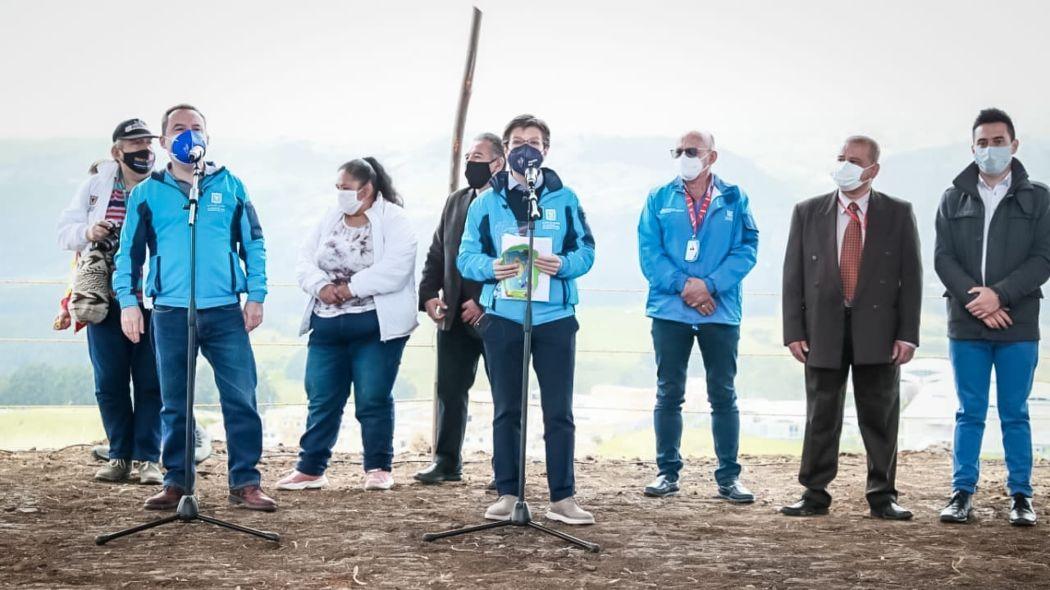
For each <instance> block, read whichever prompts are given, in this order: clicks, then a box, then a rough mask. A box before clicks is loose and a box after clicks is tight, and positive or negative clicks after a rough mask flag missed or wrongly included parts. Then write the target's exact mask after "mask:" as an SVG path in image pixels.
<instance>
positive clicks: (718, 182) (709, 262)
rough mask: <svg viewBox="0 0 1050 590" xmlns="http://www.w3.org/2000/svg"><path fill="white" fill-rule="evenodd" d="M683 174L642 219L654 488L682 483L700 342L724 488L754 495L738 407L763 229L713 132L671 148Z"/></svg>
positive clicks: (655, 194)
mask: <svg viewBox="0 0 1050 590" xmlns="http://www.w3.org/2000/svg"><path fill="white" fill-rule="evenodd" d="M671 152H672V155H673V156H674V158H675V162H676V164H677V172H678V174H677V175H676V177H675V178H674V180H672V181H671V182H669V183H667V184H665V185H663V186H660V187H657V188H655V189H653V191H652V192H650V193H649V198H648V199H647V200H646V203H645V207H644V208H643V209H642V215H641V219H640V220H639V222H638V258H639V262H640V263H641V266H642V274H644V275H645V278H646V279H647V280H648V281H649V299H648V303H647V305H646V309H645V314H646V315H647V316H649V317H650V318H652V321H653V326H652V335H653V349H654V350H655V351H656V375H657V390H656V408H655V409H654V411H653V423H654V427H655V429H656V464H657V467H658V468H659V470H660V471H659V474H658V475H657V478H656V480H654V481H653V482H652V483H650V484H649V485H647V486H646V487H645V490H644V492H645V495H646V496H653V497H663V496H669V495H673V494H676V493H677V492H678V490H679V483H678V474H679V471H681V469H682V465H683V464H682V457H681V454H680V453H679V448H680V446H681V442H682V403H683V402H684V401H685V385H686V378H687V376H688V369H689V357H690V355H691V354H692V351H693V342H694V341H695V342H696V343H697V344H698V345H699V347H700V355H701V356H702V358H703V361H704V369H705V371H706V373H707V399H708V402H709V403H710V404H711V433H712V435H713V436H714V446H715V455H716V456H717V458H718V468H717V469H716V470H715V481H716V483H717V484H718V494H719V496H721V497H722V498H725V499H726V500H729V501H730V502H735V503H741V504H744V503H750V502H753V501H754V499H755V497H754V495H753V494H752V493H751V492H750V491H749V490H748V489H747V488H745V487H744V486H743V484H741V483H740V479H739V477H740V463H738V462H737V452H738V449H739V446H740V414H739V411H738V410H737V405H736V389H735V386H734V379H735V378H736V358H737V344H738V343H739V341H740V316H741V288H740V282H741V281H742V280H743V279H744V277H745V276H746V275H747V274H748V273H749V272H750V271H751V269H752V268H753V267H754V266H755V259H756V256H757V254H758V227H757V226H756V225H755V219H754V217H752V216H751V209H750V207H749V206H748V198H747V194H745V193H744V191H743V190H742V189H741V188H740V187H738V186H736V185H733V184H729V183H728V182H726V181H724V180H722V179H721V178H719V177H718V176H716V175H715V174H714V173H712V172H711V166H712V165H713V164H714V163H715V161H717V160H718V152H717V151H716V150H715V139H714V137H713V136H712V135H711V134H710V133H706V132H700V131H691V132H689V133H686V134H685V135H684V136H682V138H681V139H680V140H679V142H678V146H677V147H676V148H673V149H672V150H671Z"/></svg>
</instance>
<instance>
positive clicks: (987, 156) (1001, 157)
mask: <svg viewBox="0 0 1050 590" xmlns="http://www.w3.org/2000/svg"><path fill="white" fill-rule="evenodd" d="M1013 159H1014V156H1013V154H1011V153H1010V146H1008V145H1003V146H988V147H979V148H977V149H975V150H974V151H973V161H974V162H977V167H978V168H980V169H981V172H984V173H985V174H991V175H992V176H997V175H999V174H1002V173H1003V172H1005V171H1006V169H1007V168H1008V167H1009V166H1010V162H1012V161H1013Z"/></svg>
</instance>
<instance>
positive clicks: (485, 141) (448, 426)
mask: <svg viewBox="0 0 1050 590" xmlns="http://www.w3.org/2000/svg"><path fill="white" fill-rule="evenodd" d="M505 165H506V157H505V156H504V152H503V144H502V142H501V140H500V138H499V136H497V135H495V134H493V133H483V134H481V135H479V136H477V137H476V138H474V144H473V145H472V146H471V147H470V150H469V151H467V154H466V171H465V172H466V177H467V184H468V185H469V186H468V187H467V188H464V189H460V190H458V191H455V192H454V193H452V194H451V195H449V197H448V200H447V201H446V202H445V209H444V211H442V213H441V221H439V222H438V227H437V230H436V231H435V232H434V240H433V241H432V242H431V244H430V250H429V252H427V260H426V263H425V264H424V266H423V278H422V279H421V280H420V282H419V303H420V311H425V312H427V315H428V316H430V319H432V320H434V323H436V324H437V326H438V333H437V353H438V361H437V398H438V405H437V440H436V441H435V444H434V461H433V463H431V464H430V466H428V467H427V468H426V469H423V470H422V471H420V472H418V473H416V474H415V476H414V477H415V479H416V480H417V481H421V482H423V483H440V482H443V481H459V480H460V479H461V478H462V475H461V472H462V469H463V464H462V456H461V455H462V450H463V436H464V433H465V432H466V428H467V398H468V394H469V391H470V388H471V386H473V385H474V378H475V376H476V375H477V371H478V360H479V359H480V358H481V357H482V356H483V349H482V343H481V337H480V336H479V335H478V332H477V326H478V324H479V322H480V321H481V317H482V316H483V315H484V313H485V311H484V310H483V309H482V308H481V305H479V303H478V297H479V296H480V295H481V284H480V283H476V282H474V281H468V280H464V279H463V276H462V275H460V273H459V270H458V269H457V268H456V257H457V256H458V255H459V242H460V238H462V236H463V224H464V222H465V221H466V218H467V208H469V207H470V204H471V203H472V202H473V201H474V198H475V197H477V196H478V195H479V194H481V193H483V192H485V191H486V190H488V188H489V180H490V179H491V178H492V175H493V174H495V173H497V172H499V171H500V170H503V168H504V166H505Z"/></svg>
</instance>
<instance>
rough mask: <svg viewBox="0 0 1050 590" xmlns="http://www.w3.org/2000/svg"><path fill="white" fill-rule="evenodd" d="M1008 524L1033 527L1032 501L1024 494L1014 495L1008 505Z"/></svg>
mask: <svg viewBox="0 0 1050 590" xmlns="http://www.w3.org/2000/svg"><path fill="white" fill-rule="evenodd" d="M1010 524H1012V525H1014V526H1035V509H1034V508H1032V499H1031V498H1029V497H1027V496H1025V495H1024V494H1014V500H1013V502H1011V505H1010Z"/></svg>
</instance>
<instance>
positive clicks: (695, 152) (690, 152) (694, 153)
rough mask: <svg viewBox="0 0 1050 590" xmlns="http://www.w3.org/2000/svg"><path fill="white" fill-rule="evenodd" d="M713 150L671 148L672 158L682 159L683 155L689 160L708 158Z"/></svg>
mask: <svg viewBox="0 0 1050 590" xmlns="http://www.w3.org/2000/svg"><path fill="white" fill-rule="evenodd" d="M710 152H711V150H705V149H703V148H671V157H672V158H681V157H682V154H685V155H686V157H688V158H697V157H700V156H706V155H707V154H709V153H710Z"/></svg>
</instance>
